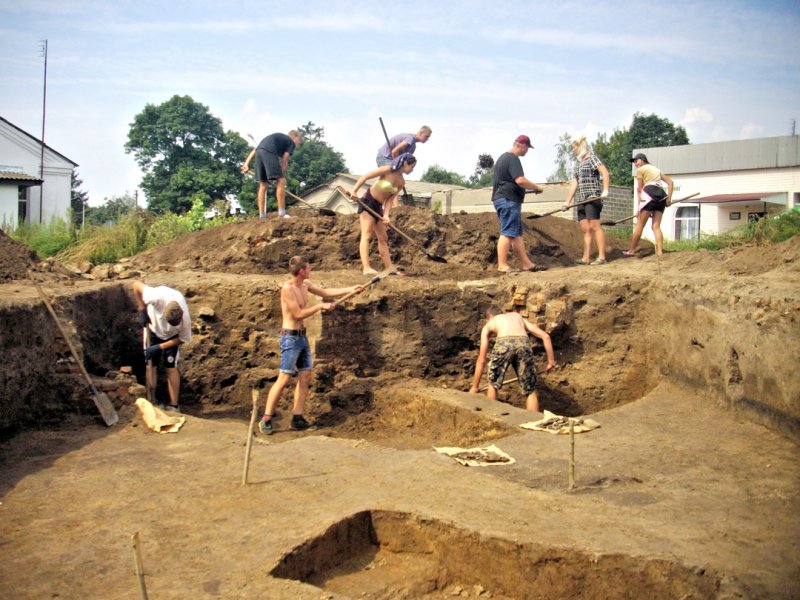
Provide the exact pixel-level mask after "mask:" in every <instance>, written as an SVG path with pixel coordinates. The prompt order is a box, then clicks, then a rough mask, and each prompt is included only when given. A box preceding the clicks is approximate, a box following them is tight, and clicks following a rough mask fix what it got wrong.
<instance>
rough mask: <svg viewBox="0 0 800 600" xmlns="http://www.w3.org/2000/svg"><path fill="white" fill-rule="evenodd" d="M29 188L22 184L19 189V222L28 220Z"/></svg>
mask: <svg viewBox="0 0 800 600" xmlns="http://www.w3.org/2000/svg"><path fill="white" fill-rule="evenodd" d="M29 189H30V188H28V187H27V186H24V185H21V186H19V188H18V190H17V199H18V200H19V202H18V203H17V223H23V222H25V221H27V220H28V190H29Z"/></svg>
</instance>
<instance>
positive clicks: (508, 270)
mask: <svg viewBox="0 0 800 600" xmlns="http://www.w3.org/2000/svg"><path fill="white" fill-rule="evenodd" d="M497 272H498V273H500V274H501V275H508V274H509V273H519V269H515V268H513V267H509V268H508V269H506V270H505V271H503V270H501V269H497Z"/></svg>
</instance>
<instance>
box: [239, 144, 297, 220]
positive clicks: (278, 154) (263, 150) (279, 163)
mask: <svg viewBox="0 0 800 600" xmlns="http://www.w3.org/2000/svg"><path fill="white" fill-rule="evenodd" d="M302 143H303V138H302V137H301V136H300V134H299V133H298V132H297V131H295V130H294V129H293V130H292V131H290V132H289V133H288V135H287V134H285V133H273V134H271V135H268V136H267V137H265V138H264V139H263V140H261V141H260V142H259V144H258V146H256V147H255V148H253V150H252V151H251V152H250V154H248V155H247V158H246V159H245V161H244V164H243V165H242V173H247V172H248V171H249V170H250V161H251V160H253V157H254V156H255V158H256V179H257V180H258V216H259V217H260V218H262V219H263V218H264V217H266V215H267V212H266V202H267V187H268V185H269V182H270V181H277V182H278V184H277V187H276V188H275V199H276V200H277V201H278V216H279V217H289V216H290V215H289V214H287V213H286V177H285V175H286V168H287V167H288V166H289V157H290V156H291V155H292V154H293V153H294V150H295V148H296V147H297V146H299V145H300V144H302Z"/></svg>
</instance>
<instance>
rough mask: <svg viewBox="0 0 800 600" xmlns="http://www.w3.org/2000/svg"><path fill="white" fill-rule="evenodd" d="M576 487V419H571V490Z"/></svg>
mask: <svg viewBox="0 0 800 600" xmlns="http://www.w3.org/2000/svg"><path fill="white" fill-rule="evenodd" d="M573 489H575V421H574V420H573V419H570V420H569V490H570V491H572V490H573Z"/></svg>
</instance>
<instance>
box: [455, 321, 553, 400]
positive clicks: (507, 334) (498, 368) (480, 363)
mask: <svg viewBox="0 0 800 600" xmlns="http://www.w3.org/2000/svg"><path fill="white" fill-rule="evenodd" d="M486 316H487V318H488V319H489V320H488V321H487V322H486V325H484V326H483V329H481V348H480V351H479V353H478V360H477V361H476V363H475V374H474V375H473V378H472V387H471V388H470V390H469V391H470V393H471V394H477V393H478V386H479V385H480V382H481V376H482V375H483V370H484V367H485V366H486V356H487V354H488V353H489V338H490V337H491V336H492V335H495V336H497V341H495V344H494V348H492V353H491V355H490V356H489V369H488V377H489V388H488V389H487V394H486V395H487V396H488V397H489V400H497V392H498V390H499V389H500V388H501V387H503V379H504V377H505V374H506V370H507V369H508V367H509V365H511V366H513V367H514V370H515V371H516V372H517V378H518V379H519V385H520V387H521V388H522V391H523V392H524V393H525V394H526V395H527V399H526V402H525V408H527V409H528V410H533V411H536V412H539V397H538V396H537V395H536V383H537V378H536V365H535V364H534V362H533V349H532V347H531V342H530V338H528V334H529V333H532V334H533V335H534V336H536V337H538V338H539V339H540V340H542V343H543V344H544V350H545V352H546V353H547V367H546V368H545V372H548V371H552V370H553V369H555V368H556V359H555V355H554V354H553V342H552V341H551V340H550V334H548V333H547V332H546V331H545V330H544V329H541V328H540V327H538V326H537V325H535V324H533V323H531V322H530V321H528V320H527V319H523V318H522V316H521V315H520V314H519V313H516V312H507V313H504V312H502V311H501V310H500V309H499V308H498V307H496V306H492V307H491V308H489V310H487V311H486Z"/></svg>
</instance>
